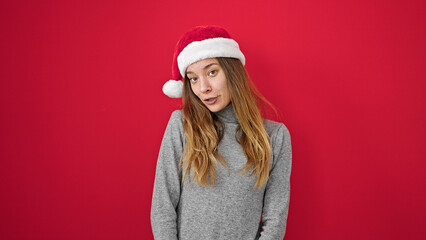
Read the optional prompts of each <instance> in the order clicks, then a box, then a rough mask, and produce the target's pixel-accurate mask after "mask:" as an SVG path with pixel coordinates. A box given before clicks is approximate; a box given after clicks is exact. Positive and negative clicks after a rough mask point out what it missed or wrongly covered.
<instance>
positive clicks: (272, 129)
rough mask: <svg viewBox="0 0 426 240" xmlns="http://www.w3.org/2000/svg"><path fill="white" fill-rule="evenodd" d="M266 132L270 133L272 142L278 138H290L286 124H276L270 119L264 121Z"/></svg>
mask: <svg viewBox="0 0 426 240" xmlns="http://www.w3.org/2000/svg"><path fill="white" fill-rule="evenodd" d="M263 123H264V126H265V130H266V132H267V133H268V135H269V137H270V138H271V140H272V141H274V140H275V138H277V137H280V136H281V137H283V136H288V137H290V132H289V130H288V128H287V126H286V125H285V124H284V123H281V122H276V121H273V120H269V119H263Z"/></svg>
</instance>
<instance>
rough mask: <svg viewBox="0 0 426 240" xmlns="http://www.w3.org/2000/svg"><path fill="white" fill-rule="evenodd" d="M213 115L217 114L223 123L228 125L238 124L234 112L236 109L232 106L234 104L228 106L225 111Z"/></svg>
mask: <svg viewBox="0 0 426 240" xmlns="http://www.w3.org/2000/svg"><path fill="white" fill-rule="evenodd" d="M213 114H216V116H218V117H219V118H220V119H221V120H222V121H223V122H226V123H238V119H237V116H236V115H235V112H234V107H233V105H232V102H230V103H229V104H228V106H226V107H225V108H224V109H222V110H220V111H218V112H215V113H213Z"/></svg>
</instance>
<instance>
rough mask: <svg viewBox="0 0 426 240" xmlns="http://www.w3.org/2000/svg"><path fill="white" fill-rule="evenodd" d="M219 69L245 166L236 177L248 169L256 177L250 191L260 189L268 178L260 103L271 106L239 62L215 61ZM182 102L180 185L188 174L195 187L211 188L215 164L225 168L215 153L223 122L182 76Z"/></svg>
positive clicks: (267, 145)
mask: <svg viewBox="0 0 426 240" xmlns="http://www.w3.org/2000/svg"><path fill="white" fill-rule="evenodd" d="M217 60H218V62H219V64H220V66H221V67H222V69H223V71H224V73H225V76H226V79H227V81H228V88H229V91H230V95H231V101H232V106H233V108H234V112H235V115H236V117H237V119H238V122H239V126H238V128H237V130H236V135H235V136H238V137H237V141H238V142H239V144H240V145H241V146H242V148H243V151H244V154H245V156H246V158H247V163H246V165H245V166H244V168H243V169H241V171H240V174H243V173H246V172H247V171H249V170H251V172H250V175H249V176H250V177H251V176H253V175H256V176H257V181H256V183H255V185H254V186H253V187H254V188H261V187H262V186H263V185H264V184H265V183H266V182H267V181H268V178H269V163H270V159H271V152H272V150H271V143H270V139H269V136H268V134H267V132H266V130H265V127H264V125H263V119H262V116H261V113H260V111H259V109H260V105H259V103H260V102H263V103H266V104H268V105H269V106H270V107H271V108H272V109H273V110H274V111H275V112H276V109H275V108H274V106H273V105H272V104H271V103H270V102H269V101H268V100H266V98H265V97H263V95H262V94H261V93H260V92H259V91H258V90H257V88H256V87H255V85H254V84H253V82H252V81H251V79H250V77H249V75H248V73H247V71H246V69H245V68H244V66H243V65H242V63H241V61H240V60H238V59H236V58H222V57H218V58H217ZM182 101H183V116H184V121H183V128H184V132H185V137H186V145H185V147H184V151H183V153H182V156H181V159H180V164H179V168H180V170H182V169H184V173H183V178H182V182H183V181H185V179H186V177H187V176H188V175H190V170H191V169H192V179H191V184H192V183H193V181H194V180H196V181H197V183H198V185H200V186H204V187H211V186H214V185H215V184H216V174H215V168H214V167H215V165H218V164H223V165H225V166H226V167H227V168H228V172H229V167H228V165H227V163H226V161H225V160H224V158H223V156H222V154H221V153H220V152H219V150H218V148H217V147H218V145H219V142H220V141H221V140H222V138H223V129H224V123H223V122H222V121H221V120H220V118H218V117H217V116H216V115H215V114H213V113H211V112H210V110H209V109H208V108H207V107H206V106H205V105H204V103H203V102H202V101H201V100H200V99H199V98H198V97H197V96H196V95H195V94H194V92H193V91H192V89H191V85H190V81H189V79H188V78H187V77H186V76H185V80H184V89H183V93H182Z"/></svg>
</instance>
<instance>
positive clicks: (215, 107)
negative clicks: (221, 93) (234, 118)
mask: <svg viewBox="0 0 426 240" xmlns="http://www.w3.org/2000/svg"><path fill="white" fill-rule="evenodd" d="M206 107H207V108H208V109H209V110H210V112H219V111H220V110H222V109H224V108H225V106H222V105H218V106H206Z"/></svg>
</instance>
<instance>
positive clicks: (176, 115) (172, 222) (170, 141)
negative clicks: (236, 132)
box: [151, 110, 184, 240]
mask: <svg viewBox="0 0 426 240" xmlns="http://www.w3.org/2000/svg"><path fill="white" fill-rule="evenodd" d="M181 116H182V113H181V111H179V110H176V111H174V112H173V113H172V115H171V117H170V120H169V122H168V124H167V127H166V130H165V133H164V136H163V140H162V142H161V147H160V151H159V155H158V159H157V168H156V172H155V181H154V190H153V194H152V204H151V227H152V232H153V234H154V239H156V240H160V239H167V240H171V239H177V212H176V209H177V206H178V203H179V198H180V191H181V188H180V187H181V186H180V184H181V177H182V176H181V174H180V172H179V161H180V157H181V155H182V151H183V146H184V134H183V125H182V120H181Z"/></svg>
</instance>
